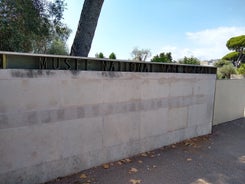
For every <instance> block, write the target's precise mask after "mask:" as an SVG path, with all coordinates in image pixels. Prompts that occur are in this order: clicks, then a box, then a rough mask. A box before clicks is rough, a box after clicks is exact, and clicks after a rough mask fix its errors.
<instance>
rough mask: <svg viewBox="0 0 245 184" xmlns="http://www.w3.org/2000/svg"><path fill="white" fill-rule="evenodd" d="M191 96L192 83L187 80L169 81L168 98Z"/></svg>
mask: <svg viewBox="0 0 245 184" xmlns="http://www.w3.org/2000/svg"><path fill="white" fill-rule="evenodd" d="M191 95H192V81H188V80H181V79H176V80H173V79H172V80H171V84H170V96H172V97H178V96H191Z"/></svg>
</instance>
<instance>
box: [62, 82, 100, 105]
mask: <svg viewBox="0 0 245 184" xmlns="http://www.w3.org/2000/svg"><path fill="white" fill-rule="evenodd" d="M102 91H103V82H102V81H101V80H97V79H66V80H65V79H64V80H62V81H60V83H59V92H60V94H61V96H62V99H61V102H62V106H80V105H85V104H99V103H102V102H103V98H102V97H103V96H102V94H103V92H102Z"/></svg>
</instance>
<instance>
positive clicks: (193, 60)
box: [179, 56, 200, 65]
mask: <svg viewBox="0 0 245 184" xmlns="http://www.w3.org/2000/svg"><path fill="white" fill-rule="evenodd" d="M179 63H180V64H188V65H200V60H199V59H197V58H195V57H189V58H188V57H186V56H185V57H184V58H183V59H181V60H179Z"/></svg>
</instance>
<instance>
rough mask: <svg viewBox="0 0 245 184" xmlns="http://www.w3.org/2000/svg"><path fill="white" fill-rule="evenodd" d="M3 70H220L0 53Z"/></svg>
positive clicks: (184, 71) (128, 61) (206, 72)
mask: <svg viewBox="0 0 245 184" xmlns="http://www.w3.org/2000/svg"><path fill="white" fill-rule="evenodd" d="M0 69H37V70H75V71H79V70H88V71H117V72H163V73H198V74H216V68H215V67H210V66H200V65H183V64H172V63H154V62H137V61H130V60H112V59H100V58H87V57H74V56H57V55H41V54H26V53H15V52H0Z"/></svg>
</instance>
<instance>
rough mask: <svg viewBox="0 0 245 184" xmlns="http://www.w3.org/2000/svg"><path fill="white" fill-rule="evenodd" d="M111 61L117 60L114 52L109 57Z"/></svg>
mask: <svg viewBox="0 0 245 184" xmlns="http://www.w3.org/2000/svg"><path fill="white" fill-rule="evenodd" d="M109 59H117V57H116V54H115V53H114V52H112V53H111V54H110V56H109Z"/></svg>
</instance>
